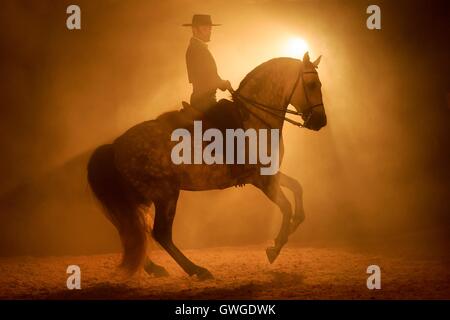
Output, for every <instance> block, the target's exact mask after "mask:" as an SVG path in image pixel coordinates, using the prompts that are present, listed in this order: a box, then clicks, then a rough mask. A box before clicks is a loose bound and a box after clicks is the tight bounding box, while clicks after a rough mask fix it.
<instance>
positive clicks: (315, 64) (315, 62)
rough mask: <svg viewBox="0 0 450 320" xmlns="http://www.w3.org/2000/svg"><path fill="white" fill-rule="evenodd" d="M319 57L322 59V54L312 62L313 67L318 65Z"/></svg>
mask: <svg viewBox="0 0 450 320" xmlns="http://www.w3.org/2000/svg"><path fill="white" fill-rule="evenodd" d="M320 59H322V56H319V57H318V58H317V59H316V61H314V62H313V63H312V64H313V65H314V68H317V67H318V66H319V63H320Z"/></svg>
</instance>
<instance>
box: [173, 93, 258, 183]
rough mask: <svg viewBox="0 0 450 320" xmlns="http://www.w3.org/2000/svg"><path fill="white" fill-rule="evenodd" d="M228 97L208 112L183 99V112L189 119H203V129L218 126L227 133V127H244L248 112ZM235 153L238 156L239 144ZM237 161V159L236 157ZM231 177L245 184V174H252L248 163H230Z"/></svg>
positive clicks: (223, 132)
mask: <svg viewBox="0 0 450 320" xmlns="http://www.w3.org/2000/svg"><path fill="white" fill-rule="evenodd" d="M239 103H240V102H234V101H230V100H227V99H221V100H220V101H219V102H217V104H215V105H213V106H211V107H210V108H209V109H208V110H207V111H206V112H203V111H201V110H199V109H197V108H196V107H195V106H193V105H191V104H189V103H187V102H186V101H183V102H182V104H183V109H182V110H181V112H182V113H184V114H185V115H186V117H188V118H189V120H188V121H194V120H202V125H203V130H207V129H210V128H216V129H218V130H220V131H221V132H222V134H223V135H224V136H225V135H226V129H239V128H242V129H244V121H245V120H246V119H247V118H248V113H246V112H244V110H245V109H244V108H242V107H241V106H240V105H239ZM234 147H235V150H234V154H235V157H236V154H237V146H236V145H235V146H234ZM235 163H236V159H235ZM228 167H229V173H230V176H231V178H233V179H236V186H243V185H244V184H245V183H244V180H245V176H246V175H248V174H250V172H249V171H248V167H247V165H239V164H232V165H228Z"/></svg>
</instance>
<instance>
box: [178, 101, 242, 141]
mask: <svg viewBox="0 0 450 320" xmlns="http://www.w3.org/2000/svg"><path fill="white" fill-rule="evenodd" d="M182 105H183V109H182V110H181V111H182V113H184V114H185V115H186V117H187V118H189V120H190V121H192V120H202V121H203V122H204V128H217V129H219V130H220V131H221V132H222V133H223V134H224V135H225V130H226V129H238V128H243V127H244V120H246V119H247V117H248V115H246V114H245V113H244V112H242V108H241V107H240V106H239V105H238V102H234V101H230V100H227V99H221V100H220V101H218V102H217V104H215V105H213V106H211V107H210V108H209V109H208V110H207V111H205V112H204V111H201V110H199V109H197V108H196V107H195V106H193V105H191V104H189V103H187V102H186V101H183V102H182Z"/></svg>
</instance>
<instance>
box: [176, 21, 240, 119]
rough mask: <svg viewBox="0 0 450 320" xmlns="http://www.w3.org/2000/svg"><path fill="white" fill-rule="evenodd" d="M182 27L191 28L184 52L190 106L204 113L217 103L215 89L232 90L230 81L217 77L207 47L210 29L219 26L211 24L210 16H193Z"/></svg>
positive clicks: (215, 67)
mask: <svg viewBox="0 0 450 320" xmlns="http://www.w3.org/2000/svg"><path fill="white" fill-rule="evenodd" d="M183 26H190V27H192V38H191V40H190V43H189V47H188V48H187V51H186V66H187V71H188V77H189V82H190V83H192V87H193V91H192V94H191V105H192V106H193V107H195V108H196V109H199V110H200V111H203V112H205V111H207V110H208V109H209V108H210V107H211V106H213V105H215V104H216V103H217V100H216V91H217V89H220V90H222V91H225V90H229V91H230V92H231V90H232V87H231V84H230V81H228V80H222V78H220V76H219V75H218V73H217V65H216V61H215V60H214V57H213V56H212V54H211V52H210V51H209V50H208V45H207V42H209V41H210V40H211V29H212V27H213V26H219V24H213V23H212V21H211V16H210V15H206V14H195V15H194V16H193V17H192V23H188V24H183Z"/></svg>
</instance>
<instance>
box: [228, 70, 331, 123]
mask: <svg viewBox="0 0 450 320" xmlns="http://www.w3.org/2000/svg"><path fill="white" fill-rule="evenodd" d="M308 73H315V74H317V71H306V72H303V69H302V68H301V69H300V70H299V72H298V76H297V79H296V80H295V83H294V86H293V88H292V91H291V94H290V95H289V98H288V99H287V101H286V102H285V103H284V105H283V108H282V109H279V108H277V107H272V106H268V105H265V104H263V103H260V102H257V101H254V100H252V99H250V98H247V97H244V96H243V95H242V94H240V93H239V89H238V90H236V91H232V95H233V97H237V98H238V99H240V100H242V101H244V102H247V103H248V104H250V105H251V106H253V107H255V108H258V109H260V110H262V111H264V112H266V113H269V114H271V115H273V116H274V117H277V118H280V119H283V121H287V122H289V123H292V124H293V125H295V126H297V127H300V128H305V127H307V125H308V122H309V120H310V119H311V115H312V112H313V110H314V108H317V107H320V106H323V103H322V102H321V103H317V104H314V105H313V104H312V103H311V101H310V99H309V97H308V92H307V90H306V86H305V79H304V77H303V75H304V74H308ZM300 78H301V79H302V85H303V92H304V93H305V100H306V103H307V104H308V105H309V106H308V108H307V109H306V111H305V112H298V111H296V110H290V109H288V106H289V103H290V102H291V99H292V96H293V95H294V92H295V89H296V88H297V85H298V82H299V81H300ZM239 105H240V106H242V107H243V108H244V109H246V111H247V112H249V113H251V114H252V115H253V116H254V117H256V118H257V119H259V120H260V121H262V122H263V123H264V124H266V125H267V126H268V127H270V125H269V124H268V123H267V121H265V120H264V119H261V117H259V116H258V115H257V114H255V113H254V112H253V111H252V110H250V109H249V108H248V107H247V106H246V105H245V104H242V105H241V104H239ZM284 113H289V114H293V115H295V116H301V117H306V119H304V121H303V123H301V122H298V121H295V120H293V119H290V118H288V117H287V116H286V115H285V114H284Z"/></svg>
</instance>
